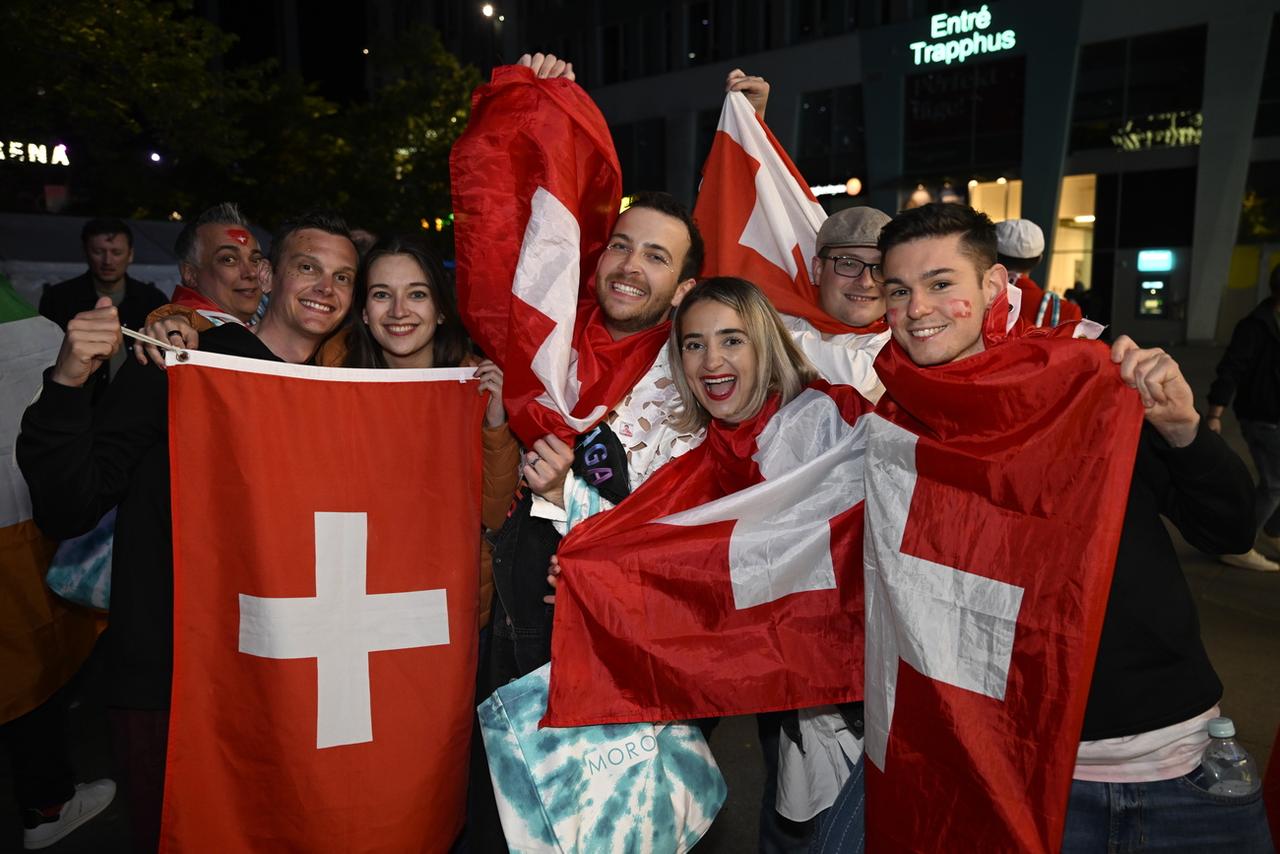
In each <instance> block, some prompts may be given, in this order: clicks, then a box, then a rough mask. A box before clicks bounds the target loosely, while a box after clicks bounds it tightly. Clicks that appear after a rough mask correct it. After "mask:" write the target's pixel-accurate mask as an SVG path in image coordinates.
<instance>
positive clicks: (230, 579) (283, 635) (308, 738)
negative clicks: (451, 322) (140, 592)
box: [162, 353, 484, 852]
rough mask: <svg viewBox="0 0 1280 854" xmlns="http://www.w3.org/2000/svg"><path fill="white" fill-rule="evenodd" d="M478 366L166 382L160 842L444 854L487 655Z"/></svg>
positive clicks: (259, 370) (195, 372) (215, 372)
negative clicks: (165, 684) (482, 649)
mask: <svg viewBox="0 0 1280 854" xmlns="http://www.w3.org/2000/svg"><path fill="white" fill-rule="evenodd" d="M471 373H472V371H471V370H469V369H459V370H440V371H407V370H406V371H385V370H382V371H379V370H369V371H360V370H342V369H325V368H310V367H302V366H296V365H281V364H278V363H270V362H262V361H258V360H252V359H237V358H233V357H228V356H217V355H212V354H201V353H192V354H190V360H189V361H188V362H186V363H182V364H175V365H174V366H173V367H171V368H170V370H169V427H170V433H169V451H170V453H169V457H170V467H171V475H172V484H173V496H172V501H173V547H174V672H173V702H172V711H171V715H170V728H169V751H168V767H167V772H166V784H165V800H164V813H163V828H162V837H163V841H162V847H163V848H164V849H165V850H169V851H211V852H213V851H216V852H224V851H274V850H292V851H309V852H349V851H446V850H448V848H449V845H450V844H451V843H452V842H453V840H454V838H455V837H456V835H457V833H458V832H459V830H460V829H461V827H462V822H463V816H464V813H465V795H466V785H467V770H466V769H467V757H468V740H469V738H470V735H471V721H472V709H471V701H472V699H473V694H474V676H475V657H476V607H477V577H478V560H479V534H480V454H481V448H480V420H481V415H482V409H483V405H484V402H483V399H482V398H481V397H480V396H479V395H477V394H476V393H475V388H474V386H473V385H472V384H471V383H468V382H462V381H461V380H463V379H466V378H467V377H469V375H470V374H471Z"/></svg>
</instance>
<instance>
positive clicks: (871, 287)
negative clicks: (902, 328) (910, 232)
mask: <svg viewBox="0 0 1280 854" xmlns="http://www.w3.org/2000/svg"><path fill="white" fill-rule="evenodd" d="M888 221H889V215H888V214H886V213H884V212H882V211H878V210H876V209H875V208H845V209H844V210H842V211H838V212H836V213H834V214H832V215H831V216H829V217H827V221H826V222H824V223H823V224H822V228H821V229H819V230H818V243H817V249H816V254H815V255H814V256H813V267H812V275H813V283H814V285H816V286H817V288H818V299H819V301H820V302H821V303H822V310H823V311H825V312H826V313H827V314H829V315H831V316H832V317H833V318H835V319H836V320H838V321H840V322H841V323H843V324H845V325H847V326H853V327H859V328H866V327H871V326H876V325H877V324H882V323H883V321H884V292H883V290H882V289H881V287H880V285H879V284H878V283H877V281H876V279H875V278H874V274H875V273H877V272H879V267H880V250H879V249H877V248H876V240H878V239H879V237H880V229H882V228H884V225H885V223H887V222H888Z"/></svg>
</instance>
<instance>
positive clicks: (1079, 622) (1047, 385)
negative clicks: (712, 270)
mask: <svg viewBox="0 0 1280 854" xmlns="http://www.w3.org/2000/svg"><path fill="white" fill-rule="evenodd" d="M1073 331H1074V330H1071V329H1060V330H1057V331H1055V332H1054V333H1050V334H1046V333H1045V332H1043V331H1041V330H1033V331H1031V332H1027V333H1026V334H1025V335H1021V336H1015V337H1012V338H1009V339H1007V340H1005V341H1003V342H1002V343H998V344H997V345H996V346H991V347H989V349H987V350H986V351H985V352H983V353H980V354H978V355H975V356H971V357H969V358H966V359H963V360H961V361H958V362H953V363H951V364H948V365H943V366H938V367H932V368H920V367H917V366H916V365H914V364H913V363H912V362H911V361H910V359H909V358H907V357H906V356H905V354H904V353H903V352H902V350H901V348H899V347H898V345H897V344H896V343H890V344H889V345H888V346H887V347H886V348H885V349H884V350H883V351H882V352H881V354H880V357H879V359H878V360H877V362H876V369H877V371H878V372H879V375H880V378H881V380H882V381H883V382H884V384H885V388H886V392H885V396H884V397H883V398H881V400H880V403H879V406H878V408H877V411H876V412H877V414H876V415H875V416H874V418H873V420H872V424H871V428H870V429H869V431H868V448H867V458H868V459H867V472H868V477H867V499H866V505H867V511H866V524H867V533H866V561H865V571H866V591H867V601H866V608H867V640H866V642H867V674H866V727H867V731H866V756H867V777H866V792H867V811H866V815H867V825H866V828H867V848H868V850H874V851H921V852H924V851H929V852H932V851H1028V852H1050V851H1057V850H1059V849H1060V847H1061V844H1062V829H1063V825H1064V821H1065V816H1066V806H1067V795H1068V791H1069V789H1070V785H1071V774H1072V770H1073V768H1074V764H1075V756H1076V749H1077V745H1078V743H1079V737H1080V728H1081V724H1082V722H1083V719H1084V709H1085V702H1086V700H1087V698H1088V692H1089V684H1090V678H1091V675H1092V672H1093V661H1094V655H1095V653H1096V650H1097V644H1098V638H1099V635H1100V633H1101V630H1102V619H1103V615H1104V612H1105V610H1106V603H1107V596H1108V592H1109V589H1110V583H1111V573H1112V570H1113V568H1114V564H1115V556H1116V549H1117V546H1118V544H1119V541H1120V529H1121V524H1122V522H1123V519H1124V514H1125V507H1126V504H1127V501H1128V492H1129V481H1130V478H1131V476H1132V473H1133V461H1134V455H1135V451H1136V447H1137V441H1138V434H1139V431H1140V429H1141V423H1142V406H1141V403H1140V402H1139V400H1138V397H1137V394H1136V393H1135V392H1134V391H1133V390H1131V389H1129V388H1126V387H1125V386H1124V385H1123V383H1122V382H1121V380H1120V379H1119V375H1118V371H1117V370H1116V367H1115V365H1113V364H1112V363H1111V360H1110V354H1109V350H1108V348H1107V347H1105V346H1104V345H1102V344H1099V343H1095V342H1088V341H1076V340H1072V339H1071V338H1070V337H1069V336H1070V335H1071V334H1072V332H1073ZM989 343H990V341H989Z"/></svg>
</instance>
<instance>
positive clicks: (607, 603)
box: [544, 380, 870, 726]
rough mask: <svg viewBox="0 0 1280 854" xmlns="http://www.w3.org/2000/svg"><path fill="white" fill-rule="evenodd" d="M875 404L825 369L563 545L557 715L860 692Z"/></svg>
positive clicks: (578, 717)
mask: <svg viewBox="0 0 1280 854" xmlns="http://www.w3.org/2000/svg"><path fill="white" fill-rule="evenodd" d="M869 409H870V406H869V404H868V403H867V402H866V400H865V399H864V398H862V397H860V396H859V395H858V394H857V393H856V392H855V391H854V390H853V389H851V388H849V387H847V386H829V385H827V384H826V383H825V382H822V381H820V380H819V381H816V382H815V383H814V384H813V385H811V386H810V387H809V388H807V389H805V390H804V391H802V392H801V393H800V395H799V396H798V397H796V398H795V399H794V400H792V401H791V402H790V403H788V404H787V405H786V406H783V407H781V408H778V399H777V398H776V397H775V398H773V399H772V400H771V401H769V402H768V403H767V404H766V406H765V407H764V409H763V410H762V411H761V412H760V414H758V415H757V416H756V417H755V418H753V419H750V420H747V421H744V422H743V423H741V424H739V425H736V426H728V425H724V424H721V423H719V422H713V423H712V425H711V426H710V427H709V428H708V431H707V438H706V440H705V441H704V442H703V443H702V444H701V445H699V446H698V447H697V448H695V449H693V450H692V451H689V452H688V453H687V454H684V455H683V456H681V457H679V458H677V459H675V460H672V461H671V462H669V463H667V464H666V465H665V466H663V467H662V468H661V469H659V470H658V472H657V473H656V474H654V475H653V476H652V477H650V478H649V479H648V480H647V481H645V483H644V484H643V485H642V486H641V487H640V488H639V489H637V490H636V491H635V492H634V493H633V494H632V495H631V496H629V497H628V498H627V500H626V501H624V502H622V503H621V504H619V505H618V506H617V507H615V508H613V509H612V510H608V511H606V512H604V513H600V514H598V515H596V516H593V517H592V518H590V519H588V520H587V521H585V522H583V523H581V524H579V525H578V526H577V527H575V528H574V529H573V530H572V531H570V532H569V535H568V536H567V537H565V539H564V541H563V542H562V543H561V545H560V550H559V553H558V554H559V560H560V565H561V568H562V575H561V585H560V587H559V590H558V592H557V594H556V613H555V631H554V632H553V633H552V638H551V643H552V647H551V656H552V661H553V662H554V663H555V666H554V667H553V668H552V669H551V688H550V697H549V700H548V703H547V715H546V718H545V719H544V723H546V724H548V725H551V726H581V725H586V724H595V723H618V722H627V721H655V720H675V719H685V718H698V717H708V716H712V715H732V714H746V713H749V712H760V711H770V710H776V709H795V708H801V707H805V706H817V705H823V704H826V703H838V702H845V701H849V700H856V699H860V698H861V696H862V692H861V686H862V678H861V673H862V658H863V656H862V650H863V645H862V639H863V633H862V576H861V567H860V556H861V553H862V552H861V549H862V507H863V505H862V502H863V482H862V481H863V478H862V469H863V461H864V456H863V450H864V447H865V430H866V423H867V420H868V419H867V417H866V413H867V412H868V411H869Z"/></svg>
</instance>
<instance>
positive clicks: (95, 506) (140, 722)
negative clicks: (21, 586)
mask: <svg viewBox="0 0 1280 854" xmlns="http://www.w3.org/2000/svg"><path fill="white" fill-rule="evenodd" d="M358 260H359V259H358V256H357V254H356V249H355V245H354V244H353V243H352V242H351V238H350V236H349V234H348V232H347V228H346V225H345V224H344V223H343V222H342V220H341V219H339V218H337V217H334V216H329V215H316V214H310V215H305V216H302V217H299V218H298V219H296V220H293V221H290V222H289V223H287V224H286V225H285V227H284V228H283V229H282V231H281V232H280V234H278V235H277V237H276V239H275V241H274V243H273V245H272V261H273V268H274V298H273V299H272V300H271V303H270V306H271V307H270V309H268V312H267V315H266V316H265V317H264V318H263V320H262V322H261V323H259V324H258V325H257V326H256V327H254V328H253V329H252V330H250V329H248V328H246V327H244V326H241V325H239V324H226V325H224V326H220V327H217V328H215V329H212V330H209V331H208V332H206V333H204V335H203V336H202V338H201V344H202V347H203V348H204V349H205V350H207V351H210V352H215V353H225V354H229V355H238V356H247V357H250V358H255V359H266V360H271V361H278V362H291V363H295V364H298V363H302V362H305V361H307V360H308V359H310V358H311V356H312V354H313V353H314V352H315V349H316V348H317V347H318V346H319V344H320V342H321V341H323V340H324V338H325V337H327V336H328V335H329V334H330V333H331V332H332V331H333V330H334V329H336V328H337V326H338V325H339V324H340V323H341V322H342V320H343V318H344V317H345V316H346V313H347V310H348V309H349V308H350V305H351V293H352V288H353V286H354V284H355V273H356V266H357V264H358ZM121 346H122V339H121V332H120V320H119V316H118V312H117V310H116V308H115V307H114V306H113V305H111V304H110V300H109V299H107V298H106V297H104V298H102V299H100V300H98V304H97V305H96V306H95V307H94V308H93V309H92V310H90V311H86V312H82V313H81V314H78V315H76V316H75V317H74V318H72V320H71V321H70V323H69V324H68V326H67V335H66V338H65V339H64V341H63V344H62V349H61V351H60V352H59V354H58V359H57V362H56V363H55V364H54V366H53V368H51V369H50V370H49V371H48V372H47V373H46V375H45V379H44V385H43V388H42V391H41V393H40V396H39V397H38V398H37V400H36V401H35V403H33V404H32V405H31V406H30V407H29V408H28V409H27V411H26V414H25V416H24V417H23V421H22V431H21V434H20V435H19V437H18V442H17V458H18V464H19V466H20V468H21V470H22V473H23V476H24V477H25V478H26V480H27V483H28V485H29V486H30V489H31V500H32V507H33V518H34V519H35V521H36V524H37V525H39V527H40V529H41V530H42V531H44V532H45V533H46V534H47V535H49V536H52V537H56V538H59V539H65V538H69V537H73V536H78V535H80V534H83V533H84V532H86V531H88V530H89V529H90V528H92V527H93V525H94V524H95V523H96V522H97V521H98V519H99V518H101V516H102V514H103V513H104V512H105V511H106V510H108V509H110V508H111V507H116V506H118V507H119V510H118V515H117V519H116V532H115V545H114V552H113V556H112V596H111V624H110V628H109V629H108V630H107V634H106V643H107V662H108V664H107V669H108V682H109V693H108V698H107V702H108V706H109V709H110V713H111V723H112V730H113V738H114V742H115V749H116V754H117V756H116V758H117V762H118V763H119V764H120V765H121V768H122V770H123V771H124V782H125V787H126V796H127V798H128V800H129V805H130V813H131V815H132V819H133V829H134V837H135V838H134V844H135V846H136V847H137V849H138V850H140V851H153V850H155V849H156V847H157V845H158V837H159V831H160V810H161V800H162V794H163V792H164V784H165V753H166V743H167V736H168V728H169V711H168V710H169V701H170V686H171V678H172V671H173V625H172V624H173V559H174V558H173V530H172V528H173V526H172V521H171V517H170V503H169V494H170V460H169V448H168V439H169V435H168V426H167V425H168V420H169V409H168V384H167V382H166V376H165V373H164V372H162V371H159V370H157V369H155V368H153V367H150V366H142V365H139V364H132V361H133V360H129V361H130V364H129V365H128V366H127V367H125V368H123V369H122V371H121V373H120V375H119V376H118V377H117V380H116V382H113V383H112V384H111V386H110V388H109V391H108V393H107V396H106V397H105V399H104V400H103V401H102V403H101V404H100V406H99V407H98V408H97V411H95V408H94V407H93V405H92V401H91V400H90V397H89V393H88V391H87V390H86V383H87V382H88V380H89V378H90V377H91V376H92V375H93V374H94V372H95V371H97V370H98V368H99V366H100V365H102V364H104V363H105V362H106V361H107V360H108V359H110V358H111V356H112V355H113V354H114V353H116V352H117V351H119V350H120V349H121ZM245 438H246V439H247V440H249V441H251V440H252V437H245ZM227 535H228V536H229V537H235V536H237V533H236V532H235V531H228V532H227Z"/></svg>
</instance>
